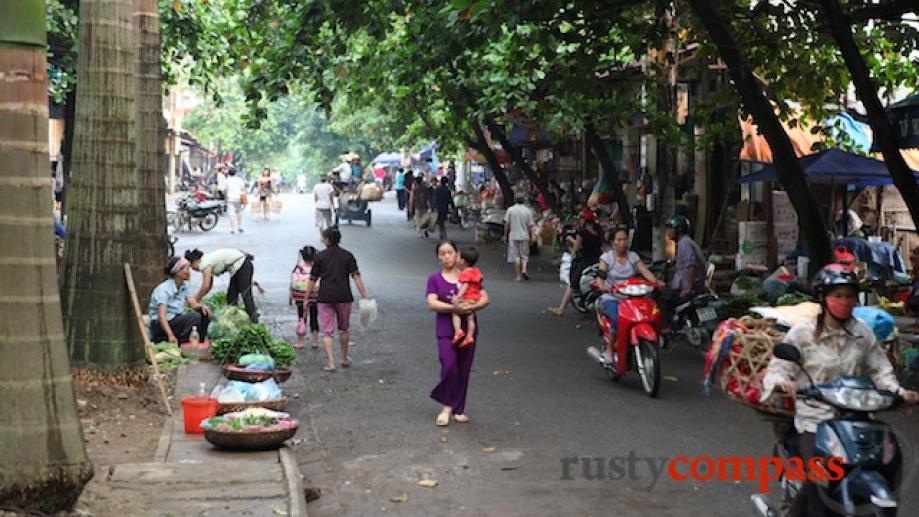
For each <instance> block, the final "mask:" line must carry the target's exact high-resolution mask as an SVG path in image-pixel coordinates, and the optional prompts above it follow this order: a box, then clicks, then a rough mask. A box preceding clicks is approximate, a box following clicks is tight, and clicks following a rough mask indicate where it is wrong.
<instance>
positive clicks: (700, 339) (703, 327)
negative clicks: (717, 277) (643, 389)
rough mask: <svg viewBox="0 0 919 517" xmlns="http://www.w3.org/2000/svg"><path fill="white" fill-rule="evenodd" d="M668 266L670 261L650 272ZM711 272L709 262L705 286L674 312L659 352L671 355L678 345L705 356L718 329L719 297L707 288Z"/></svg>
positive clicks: (712, 267)
mask: <svg viewBox="0 0 919 517" xmlns="http://www.w3.org/2000/svg"><path fill="white" fill-rule="evenodd" d="M671 264H672V261H669V262H666V263H662V264H655V265H652V266H651V271H654V272H655V273H657V272H658V271H661V270H664V271H666V270H667V269H668V268H669V266H670V265H671ZM714 269H715V268H714V265H713V264H711V263H709V265H708V271H707V272H706V280H705V287H703V288H702V289H700V290H699V291H698V292H696V293H695V294H694V295H693V296H692V298H690V299H689V300H686V301H685V302H683V303H681V304H680V305H678V306H677V307H676V308H675V309H674V311H673V315H672V318H673V319H672V320H671V321H670V332H668V333H667V334H665V335H664V339H663V343H662V346H661V350H662V351H664V352H665V353H669V352H672V351H673V350H674V349H675V348H676V345H677V343H680V342H683V343H686V344H687V345H689V347H691V348H693V349H695V350H698V351H699V352H700V353H701V354H702V355H705V353H706V351H707V350H708V345H709V344H710V343H711V340H712V336H713V335H714V334H715V329H716V328H717V327H718V312H717V311H716V310H715V305H716V303H718V295H717V294H715V291H714V290H712V288H711V287H710V286H711V277H712V274H713V273H714Z"/></svg>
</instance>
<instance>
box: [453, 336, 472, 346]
mask: <svg viewBox="0 0 919 517" xmlns="http://www.w3.org/2000/svg"><path fill="white" fill-rule="evenodd" d="M474 344H475V338H474V337H473V336H466V339H464V340H463V342H462V343H460V344H459V345H457V346H458V347H459V348H468V347H470V346H472V345H474Z"/></svg>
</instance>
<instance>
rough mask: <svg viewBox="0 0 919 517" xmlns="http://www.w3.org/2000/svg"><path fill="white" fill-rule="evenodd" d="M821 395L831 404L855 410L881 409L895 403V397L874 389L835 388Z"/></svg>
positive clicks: (824, 391)
mask: <svg viewBox="0 0 919 517" xmlns="http://www.w3.org/2000/svg"><path fill="white" fill-rule="evenodd" d="M821 395H822V396H823V398H824V399H825V400H826V401H827V402H829V403H830V404H833V405H834V406H838V407H841V408H844V409H851V410H853V411H880V410H882V409H887V408H889V407H890V406H892V405H893V403H894V400H893V397H891V396H889V395H884V394H882V393H880V392H878V391H877V390H872V389H855V388H833V389H828V390H823V391H822V393H821Z"/></svg>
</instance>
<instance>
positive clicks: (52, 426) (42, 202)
mask: <svg viewBox="0 0 919 517" xmlns="http://www.w3.org/2000/svg"><path fill="white" fill-rule="evenodd" d="M0 77H2V78H4V79H2V80H0V242H2V243H3V245H2V246H0V314H2V316H0V379H2V386H3V389H2V390H0V508H4V509H10V508H12V509H19V510H26V511H39V512H47V513H52V512H57V511H60V510H65V509H68V508H70V507H71V506H72V505H73V503H74V502H75V501H76V500H77V497H79V495H80V492H82V490H83V486H84V485H85V484H86V482H87V481H89V479H90V478H91V477H92V466H91V465H90V463H89V461H88V460H87V457H86V450H85V448H84V446H83V435H82V433H81V432H80V421H79V420H78V419H77V411H76V402H75V399H74V394H73V384H72V381H71V377H70V364H69V361H68V358H67V349H66V348H65V347H64V329H63V323H62V322H61V312H60V298H59V295H58V289H57V272H56V270H55V262H56V261H55V257H54V242H53V238H54V237H53V233H52V224H51V223H52V219H51V184H50V181H49V177H48V90H47V72H46V64H45V3H44V2H37V1H34V0H6V1H4V2H0Z"/></svg>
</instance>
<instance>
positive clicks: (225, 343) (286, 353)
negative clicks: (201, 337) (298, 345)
mask: <svg viewBox="0 0 919 517" xmlns="http://www.w3.org/2000/svg"><path fill="white" fill-rule="evenodd" d="M246 354H268V355H270V356H271V357H272V358H273V359H274V362H275V364H276V365H278V366H289V365H291V364H293V363H294V361H296V359H297V353H296V352H295V351H294V347H293V346H292V345H291V344H290V343H288V342H287V341H285V340H283V339H275V338H274V337H272V336H271V332H269V331H268V327H266V326H265V325H262V324H260V323H259V324H256V325H247V326H245V327H242V328H241V329H239V332H237V333H236V335H235V336H232V337H221V338H218V339H214V340H213V341H212V342H211V355H212V356H213V357H214V358H216V359H217V360H219V361H221V362H223V363H236V362H238V361H239V358H240V357H242V356H244V355H246Z"/></svg>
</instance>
